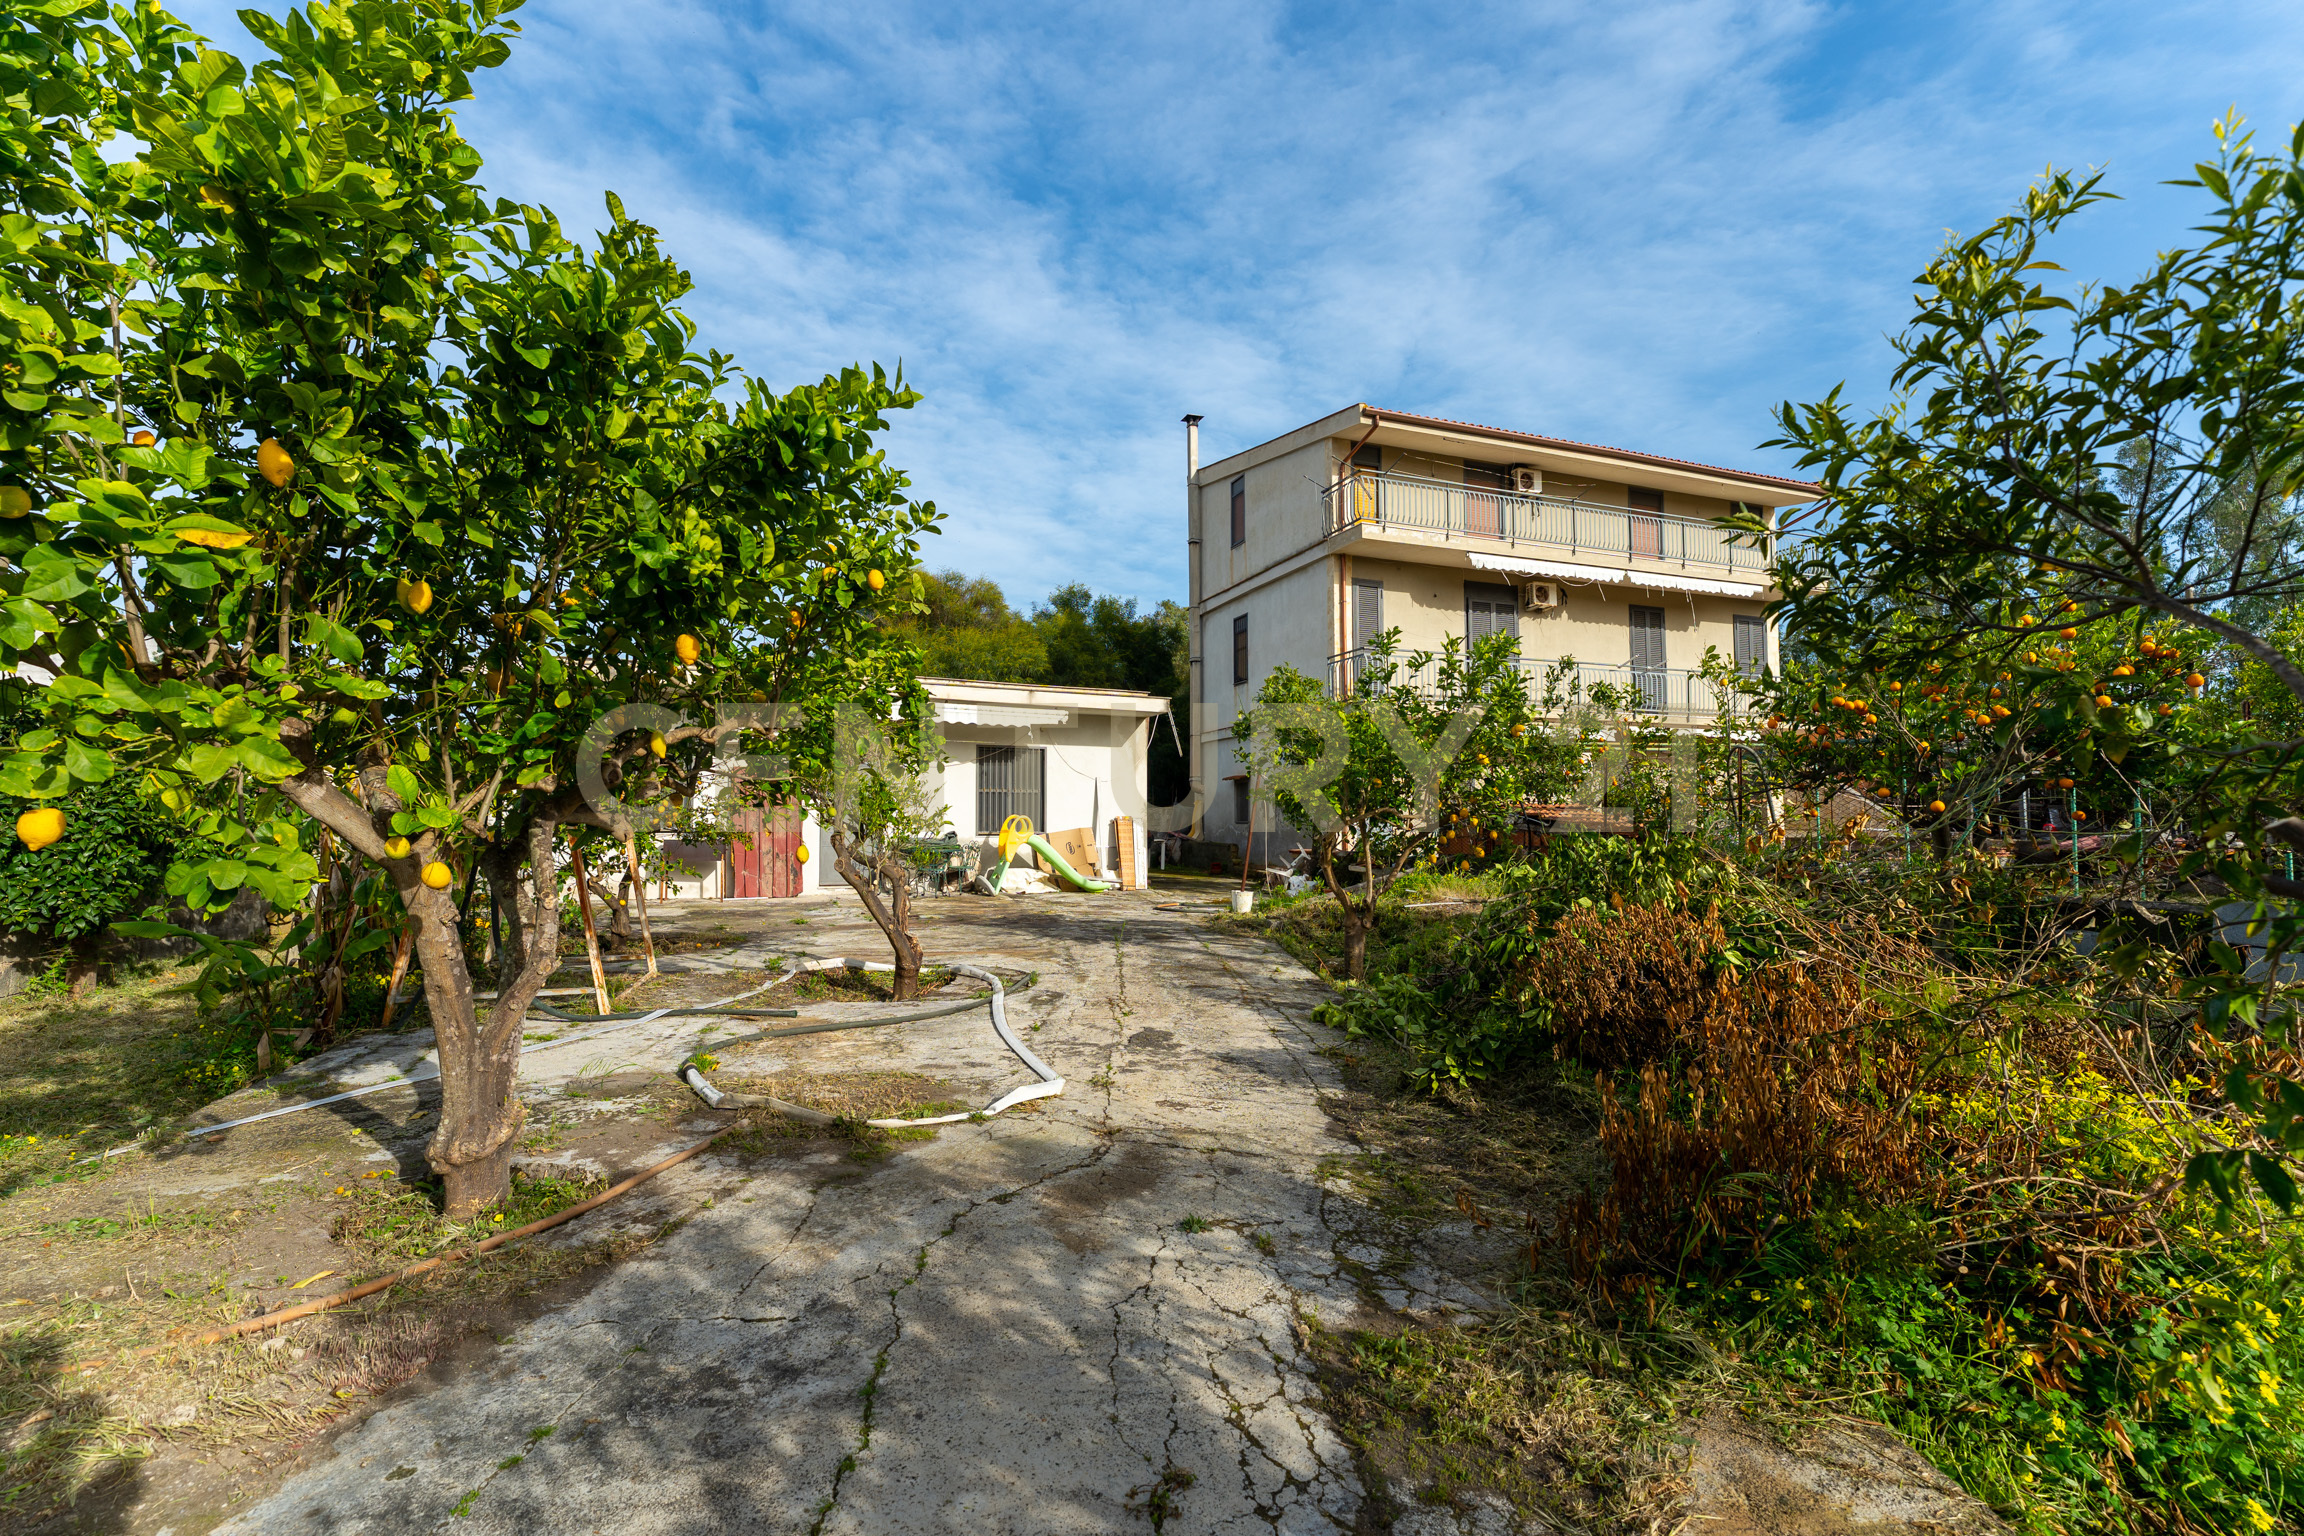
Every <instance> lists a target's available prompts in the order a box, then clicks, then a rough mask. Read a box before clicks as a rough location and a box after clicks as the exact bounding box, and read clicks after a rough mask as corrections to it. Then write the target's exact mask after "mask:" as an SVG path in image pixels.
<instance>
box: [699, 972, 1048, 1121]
mask: <svg viewBox="0 0 2304 1536" xmlns="http://www.w3.org/2000/svg"><path fill="white" fill-rule="evenodd" d="M786 964H787V966H788V967H789V968H790V970H791V972H792V973H793V974H797V973H799V972H802V971H830V970H841V969H847V970H873V971H886V970H893V969H895V967H893V966H890V965H885V964H881V963H879V962H877V961H873V962H865V961H855V960H811V961H807V962H804V963H803V964H801V965H798V966H792V965H791V963H790V962H789V961H787V962H786ZM945 968H946V969H947V970H949V971H951V972H952V973H953V974H954V975H957V976H969V977H973V978H975V979H976V980H978V981H985V982H990V983H991V985H992V990H991V991H990V992H987V993H985V994H983V995H982V996H979V997H972V998H969V999H967V1000H966V1001H964V1002H958V1003H947V1004H945V1005H944V1006H943V1007H940V1008H930V1009H927V1010H925V1011H922V1012H918V1013H908V1014H902V1015H897V1016H893V1017H889V1018H879V1019H849V1020H844V1021H842V1022H839V1023H832V1024H803V1025H800V1026H798V1027H796V1028H791V1029H769V1030H762V1031H760V1032H759V1033H758V1034H755V1035H746V1036H743V1037H742V1039H741V1040H734V1041H730V1042H728V1043H729V1044H732V1045H734V1044H741V1043H743V1042H744V1041H750V1040H774V1039H781V1038H783V1037H785V1036H788V1035H813V1034H824V1033H828V1032H830V1031H833V1030H842V1029H881V1028H885V1027H886V1026H888V1025H891V1024H916V1023H918V1022H920V1021H921V1020H923V1019H934V1018H942V1017H944V1016H945V1015H947V1014H954V1013H961V1012H965V1011H966V1010H968V1009H970V1008H974V1007H976V1006H977V1005H978V1004H980V1003H985V1004H989V1005H990V1006H991V1012H992V1029H993V1031H994V1033H996V1034H998V1035H999V1037H1000V1041H1001V1043H1002V1044H1003V1045H1005V1046H1007V1047H1008V1050H1009V1052H1010V1053H1011V1054H1012V1055H1014V1056H1015V1058H1016V1059H1017V1060H1018V1061H1020V1062H1022V1063H1024V1065H1025V1066H1026V1067H1027V1068H1028V1069H1030V1070H1031V1072H1032V1073H1033V1075H1034V1076H1036V1077H1038V1078H1039V1079H1040V1081H1038V1082H1036V1083H1026V1084H1024V1085H1023V1086H1022V1087H1019V1088H1011V1089H1009V1090H1008V1091H1007V1092H1006V1093H1004V1094H1002V1095H1000V1097H998V1098H996V1099H994V1100H993V1101H992V1102H991V1103H989V1104H987V1105H985V1106H984V1107H983V1108H982V1109H972V1110H964V1111H962V1112H960V1113H958V1114H950V1115H923V1116H921V1117H919V1118H918V1119H906V1118H904V1117H902V1116H899V1115H889V1116H884V1117H882V1118H880V1119H877V1120H867V1121H865V1122H864V1123H865V1124H866V1125H869V1126H872V1127H874V1128H876V1129H879V1130H888V1131H895V1130H903V1129H905V1128H906V1127H909V1126H918V1125H954V1124H957V1123H958V1122H960V1121H962V1120H982V1119H989V1118H990V1117H991V1116H993V1115H997V1114H999V1113H1000V1112H1001V1111H1003V1110H1008V1109H1014V1108H1015V1107H1016V1106H1017V1105H1019V1104H1022V1103H1026V1102H1028V1101H1029V1100H1032V1099H1045V1098H1050V1097H1052V1096H1054V1095H1056V1094H1059V1093H1062V1092H1063V1091H1064V1079H1062V1078H1061V1077H1058V1076H1057V1075H1056V1074H1055V1072H1054V1071H1053V1070H1051V1069H1050V1068H1049V1066H1048V1064H1047V1063H1046V1062H1044V1061H1042V1060H1041V1059H1040V1058H1039V1057H1037V1056H1035V1055H1033V1054H1032V1052H1031V1051H1030V1049H1028V1048H1027V1047H1026V1046H1025V1044H1024V1042H1023V1041H1022V1040H1019V1039H1018V1038H1017V1037H1016V1032H1015V1031H1014V1030H1012V1029H1010V1028H1009V1027H1008V1009H1007V996H1008V993H1007V989H1006V988H1004V987H1002V986H1001V985H1000V978H999V977H997V976H995V975H993V974H992V973H991V972H990V971H988V970H985V969H983V968H982V967H980V966H974V965H967V964H963V963H961V962H959V961H953V962H949V963H948V964H947V965H946V967H945ZM779 979H782V978H779ZM680 1080H681V1081H682V1082H684V1083H686V1084H687V1085H688V1086H689V1087H690V1088H692V1089H694V1090H695V1093H696V1097H698V1098H700V1099H702V1100H703V1101H704V1102H705V1103H706V1104H708V1105H710V1106H711V1107H712V1108H714V1109H772V1110H774V1111H775V1112H776V1113H778V1114H780V1115H785V1116H788V1117H789V1118H791V1119H794V1120H798V1121H801V1122H802V1123H804V1124H807V1125H822V1126H829V1125H832V1124H833V1123H834V1122H835V1119H836V1118H837V1117H835V1116H832V1115H828V1114H826V1113H824V1111H822V1110H820V1109H809V1108H807V1107H805V1106H804V1105H799V1104H788V1103H786V1102H785V1101H784V1100H782V1099H777V1098H771V1097H769V1096H768V1095H767V1094H764V1093H730V1092H727V1091H726V1090H724V1089H720V1088H715V1087H714V1086H713V1085H712V1082H711V1080H710V1079H709V1078H707V1077H706V1076H705V1075H704V1074H703V1072H701V1071H700V1070H698V1068H697V1066H696V1063H695V1062H694V1061H693V1060H690V1061H687V1062H683V1063H682V1064H681V1067H680Z"/></svg>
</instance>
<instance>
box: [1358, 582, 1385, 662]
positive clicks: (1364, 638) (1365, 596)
mask: <svg viewBox="0 0 2304 1536" xmlns="http://www.w3.org/2000/svg"><path fill="white" fill-rule="evenodd" d="M1382 633H1384V583H1382V582H1380V581H1355V582H1353V583H1352V648H1353V649H1354V650H1366V649H1367V648H1368V647H1369V646H1371V645H1373V644H1375V643H1376V637H1377V636H1378V635H1380V634H1382Z"/></svg>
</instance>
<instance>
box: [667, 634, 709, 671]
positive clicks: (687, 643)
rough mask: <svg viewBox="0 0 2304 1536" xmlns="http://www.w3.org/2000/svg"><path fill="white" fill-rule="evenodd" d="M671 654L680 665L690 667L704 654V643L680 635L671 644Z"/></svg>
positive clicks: (693, 637)
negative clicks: (678, 660) (677, 659)
mask: <svg viewBox="0 0 2304 1536" xmlns="http://www.w3.org/2000/svg"><path fill="white" fill-rule="evenodd" d="M672 654H673V655H675V656H677V657H679V658H680V662H681V665H683V666H689V667H692V666H694V665H696V662H697V658H699V657H701V656H702V655H703V654H704V642H703V641H701V640H699V639H697V638H696V637H695V636H694V635H682V636H680V637H679V638H678V639H676V640H674V641H673V642H672Z"/></svg>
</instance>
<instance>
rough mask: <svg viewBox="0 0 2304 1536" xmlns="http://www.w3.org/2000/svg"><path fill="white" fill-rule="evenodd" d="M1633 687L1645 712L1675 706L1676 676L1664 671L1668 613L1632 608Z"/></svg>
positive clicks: (1637, 607) (1658, 609) (1653, 609)
mask: <svg viewBox="0 0 2304 1536" xmlns="http://www.w3.org/2000/svg"><path fill="white" fill-rule="evenodd" d="M1632 686H1633V687H1634V688H1635V689H1637V690H1638V691H1639V694H1640V707H1641V708H1642V709H1663V708H1664V707H1666V706H1667V705H1668V704H1670V703H1671V701H1672V700H1671V688H1672V675H1671V674H1670V673H1668V672H1666V671H1665V670H1664V610H1663V609H1661V608H1642V607H1640V606H1638V605H1637V604H1635V605H1634V606H1633V608H1632Z"/></svg>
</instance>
